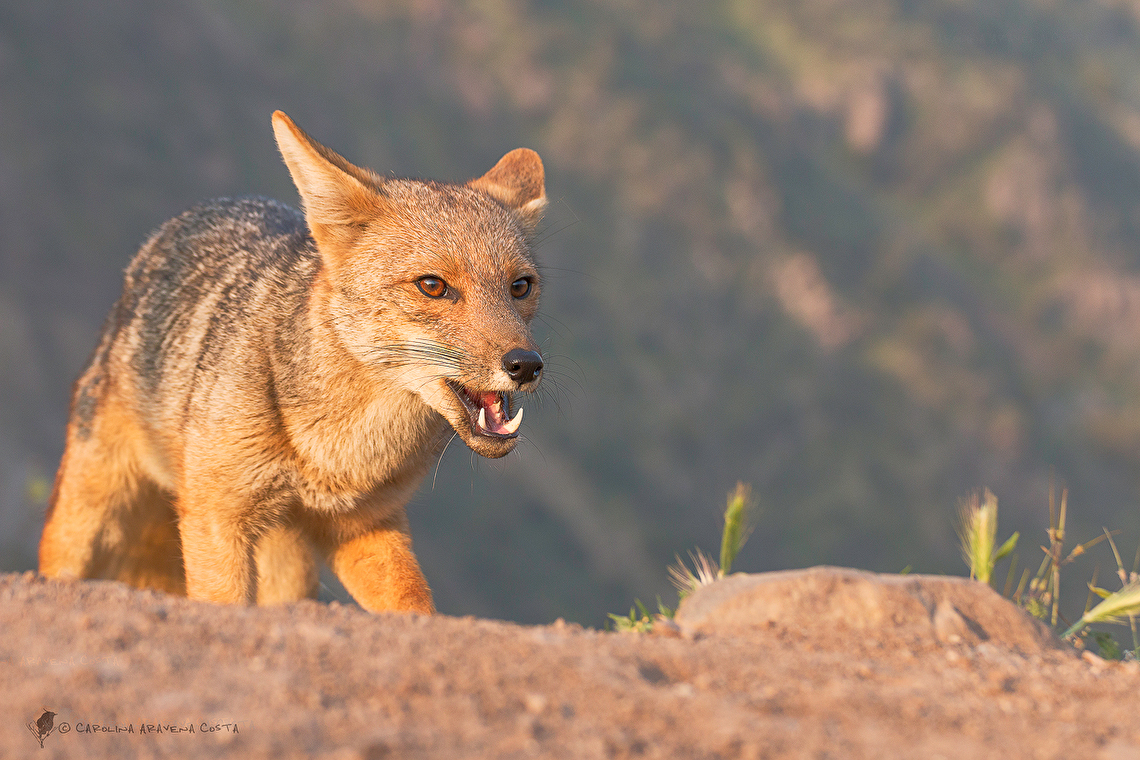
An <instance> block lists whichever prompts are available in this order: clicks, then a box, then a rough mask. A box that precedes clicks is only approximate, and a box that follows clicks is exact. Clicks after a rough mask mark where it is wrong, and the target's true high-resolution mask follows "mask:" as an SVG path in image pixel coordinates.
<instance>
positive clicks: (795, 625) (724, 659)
mask: <svg viewBox="0 0 1140 760" xmlns="http://www.w3.org/2000/svg"><path fill="white" fill-rule="evenodd" d="M0 618H2V620H0V630H2V631H3V636H2V638H0V685H2V686H3V689H2V691H0V716H3V717H0V757H4V758H8V757H42V758H85V757H116V758H118V757H123V758H131V757H242V758H271V757H320V758H346V759H347V758H427V757H431V758H481V757H496V758H499V757H503V758H507V757H509V758H531V757H535V758H539V757H574V758H579V757H580V758H634V757H636V758H658V757H676V758H726V759H727V758H761V757H772V758H776V757H812V758H817V757H818V758H825V757H830V758H896V757H897V758H938V757H945V758H963V757H1001V758H1022V757H1025V758H1062V757H1065V758H1067V757H1089V758H1124V759H1127V758H1138V759H1140V709H1138V708H1140V665H1138V664H1137V663H1106V662H1103V661H1099V660H1096V659H1094V658H1091V657H1087V658H1086V657H1082V656H1080V655H1079V653H1077V652H1075V651H1074V650H1072V649H1070V648H1068V647H1067V646H1065V645H1062V644H1061V643H1060V642H1058V641H1057V640H1056V639H1055V638H1052V636H1051V634H1049V633H1048V632H1047V631H1046V630H1045V629H1044V628H1043V627H1041V626H1039V624H1037V623H1035V622H1034V621H1031V620H1030V619H1029V618H1028V617H1026V616H1024V615H1022V613H1020V611H1018V610H1016V609H1015V608H1013V607H1012V606H1011V605H1009V604H1008V603H1006V602H1005V601H1004V600H1002V599H1001V598H1000V597H999V596H998V595H997V594H994V593H993V592H991V591H989V589H987V588H985V587H983V586H981V585H980V584H975V583H971V582H969V581H964V580H961V579H938V578H929V577H928V578H923V577H910V576H907V577H906V578H905V579H900V577H899V576H876V575H872V574H870V573H859V572H855V571H844V570H836V569H828V568H820V569H813V570H810V571H798V572H792V573H772V574H766V575H758V576H733V577H732V578H729V579H727V580H726V581H722V582H721V583H719V584H715V585H713V586H711V587H708V588H707V589H705V590H703V591H702V593H701V594H698V595H697V596H695V597H692V598H691V599H690V600H688V601H687V602H686V605H685V606H684V607H683V608H682V610H681V611H680V612H679V613H678V617H677V621H678V622H677V624H676V626H659V628H658V630H659V631H663V632H664V633H656V634H654V635H643V634H617V633H606V632H599V631H594V630H587V629H583V628H580V627H578V626H575V625H567V624H564V623H555V624H553V625H549V626H540V627H524V626H518V625H512V624H507V623H500V622H494V621H489V620H476V619H471V618H448V617H433V618H428V617H420V616H399V615H370V614H368V613H365V612H363V611H361V610H359V609H356V608H354V607H348V606H344V605H338V604H335V603H334V604H331V605H324V604H319V603H316V602H306V603H301V604H296V605H290V606H285V607H277V608H263V609H258V608H245V607H219V606H213V605H209V604H202V603H196V602H190V601H188V600H185V599H180V598H173V597H168V596H163V595H161V594H156V593H148V592H137V591H133V590H131V589H128V588H126V587H124V586H121V585H119V584H115V583H109V582H88V583H59V582H54V581H46V580H43V579H41V578H38V577H36V576H35V575H33V574H31V573H25V574H23V575H2V576H0ZM43 708H47V709H49V710H51V711H53V712H54V713H56V715H55V716H54V718H53V719H52V720H53V727H52V732H51V733H50V734H49V735H48V736H47V737H46V738H45V739H44V742H43V745H44V746H43V749H41V748H40V746H39V742H38V740H37V739H36V738H35V737H34V736H33V735H32V732H31V731H30V730H29V728H28V725H27V724H28V723H30V722H34V721H36V720H37V719H38V718H39V717H40V715H41V713H42V710H43ZM169 727H175V728H180V729H183V730H182V731H180V732H171V731H170V730H168V728H169ZM191 729H192V730H191Z"/></svg>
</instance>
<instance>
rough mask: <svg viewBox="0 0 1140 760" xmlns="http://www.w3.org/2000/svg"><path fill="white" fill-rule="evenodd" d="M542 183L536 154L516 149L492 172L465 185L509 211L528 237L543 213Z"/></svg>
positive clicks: (542, 174)
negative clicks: (485, 195)
mask: <svg viewBox="0 0 1140 760" xmlns="http://www.w3.org/2000/svg"><path fill="white" fill-rule="evenodd" d="M545 181H546V175H545V174H544V172H543V170H542V159H541V158H539V157H538V154H537V153H535V152H534V151H533V150H530V149H529V148H516V149H515V150H512V151H511V152H510V153H508V154H507V155H505V156H503V157H502V158H500V159H499V163H497V164H495V166H494V167H492V169H491V171H489V172H487V173H486V174H484V175H483V176H482V177H480V178H479V179H473V180H471V181H470V182H468V183H467V184H468V186H470V187H473V188H475V189H476V190H481V191H482V192H484V193H486V194H487V195H489V196H491V197H492V198H494V199H495V200H497V201H498V202H499V203H502V204H503V205H504V206H506V207H507V208H508V209H510V210H511V211H512V212H513V213H514V216H515V218H516V219H517V220H518V222H519V224H520V225H522V228H523V230H524V231H526V233H527V234H528V235H529V234H531V233H532V232H534V230H535V228H536V227H537V226H538V223H539V221H540V220H541V219H542V212H543V211H545V210H546V185H545Z"/></svg>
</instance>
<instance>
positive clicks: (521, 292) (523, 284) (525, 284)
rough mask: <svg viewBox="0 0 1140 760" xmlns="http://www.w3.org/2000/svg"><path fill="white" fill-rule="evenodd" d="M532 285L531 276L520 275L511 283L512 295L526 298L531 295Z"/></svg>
mask: <svg viewBox="0 0 1140 760" xmlns="http://www.w3.org/2000/svg"><path fill="white" fill-rule="evenodd" d="M530 286H531V281H530V278H529V277H520V278H518V279H517V280H515V281H514V282H512V283H511V295H512V296H514V297H515V298H526V297H527V296H528V295H530Z"/></svg>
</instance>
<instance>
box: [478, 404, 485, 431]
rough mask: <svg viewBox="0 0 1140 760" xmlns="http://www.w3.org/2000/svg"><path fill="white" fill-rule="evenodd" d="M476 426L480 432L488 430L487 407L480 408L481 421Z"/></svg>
mask: <svg viewBox="0 0 1140 760" xmlns="http://www.w3.org/2000/svg"><path fill="white" fill-rule="evenodd" d="M476 424H477V425H478V426H479V429H480V430H486V429H487V409H486V408H485V407H482V406H481V407H479V421H478V422H477V423H476Z"/></svg>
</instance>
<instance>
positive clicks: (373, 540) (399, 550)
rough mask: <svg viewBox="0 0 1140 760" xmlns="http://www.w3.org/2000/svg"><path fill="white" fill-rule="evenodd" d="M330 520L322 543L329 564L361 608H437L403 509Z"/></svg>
mask: <svg viewBox="0 0 1140 760" xmlns="http://www.w3.org/2000/svg"><path fill="white" fill-rule="evenodd" d="M331 522H333V523H334V524H333V525H330V526H327V527H326V529H325V531H323V533H324V541H322V543H323V544H324V546H323V548H324V549H325V552H326V554H327V556H328V561H329V566H330V567H331V568H332V571H333V572H334V573H336V575H337V577H338V578H340V582H341V583H343V584H344V587H345V588H346V589H347V590H348V593H350V594H352V597H353V599H355V600H356V601H357V602H358V603H359V604H360V606H361V607H363V608H364V609H366V610H369V611H371V612H381V611H385V610H391V611H396V612H420V613H424V614H428V615H430V614H432V613H433V612H435V604H434V603H433V602H432V597H431V589H430V588H428V584H427V581H426V580H425V579H424V574H423V572H421V571H420V566H419V563H418V562H417V561H416V556H415V554H413V553H412V537H411V534H410V533H409V531H408V518H407V515H406V514H405V513H404V511H403V509H402V508H401V509H400V510H398V513H397V514H393V515H390V516H388V517H386V518H383V519H375V518H374V519H368V518H362V517H354V518H346V517H343V516H338V518H336V519H335V520H334V521H331Z"/></svg>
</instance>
